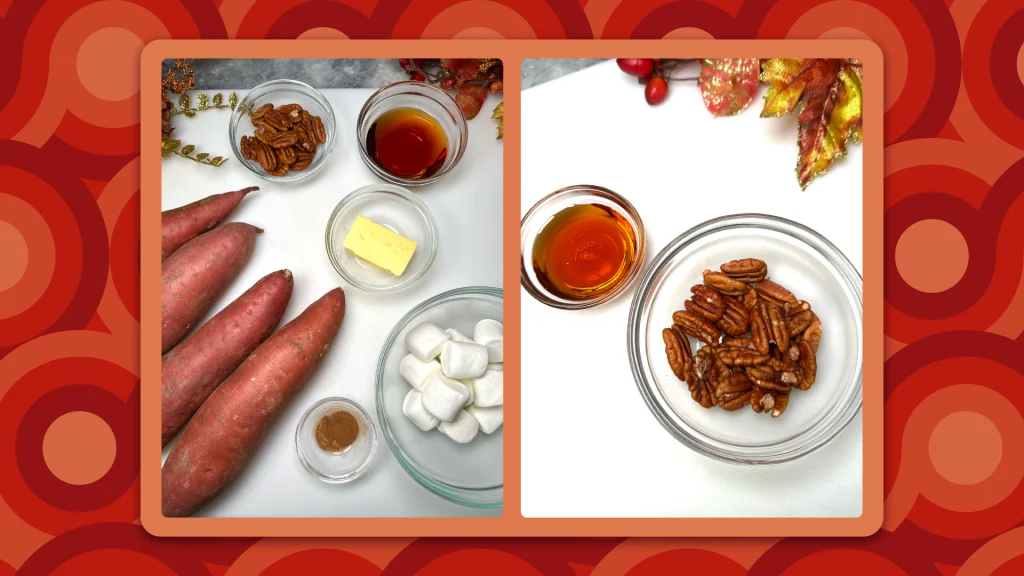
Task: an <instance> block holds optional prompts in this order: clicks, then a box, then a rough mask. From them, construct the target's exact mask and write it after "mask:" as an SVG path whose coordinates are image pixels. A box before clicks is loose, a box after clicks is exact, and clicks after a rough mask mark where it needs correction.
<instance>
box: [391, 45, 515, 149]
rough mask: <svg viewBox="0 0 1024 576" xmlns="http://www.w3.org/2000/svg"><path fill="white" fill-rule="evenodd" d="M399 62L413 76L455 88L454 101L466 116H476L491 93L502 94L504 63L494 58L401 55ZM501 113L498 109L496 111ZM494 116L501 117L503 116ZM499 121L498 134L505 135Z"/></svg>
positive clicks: (448, 88)
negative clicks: (414, 56) (432, 57)
mask: <svg viewBox="0 0 1024 576" xmlns="http://www.w3.org/2000/svg"><path fill="white" fill-rule="evenodd" d="M398 63H399V65H400V66H401V67H402V69H403V70H405V71H406V72H408V73H409V76H410V78H411V79H412V80H416V81H419V82H428V83H430V84H433V85H434V86H437V87H438V88H441V89H444V90H455V95H454V98H455V103H456V104H458V106H459V109H460V110H462V115H463V116H465V117H466V120H472V119H473V118H476V115H477V114H479V113H480V109H481V108H482V107H483V105H484V101H485V100H487V95H488V94H501V93H502V92H503V91H504V83H503V81H502V72H503V66H502V64H501V60H498V59H495V58H440V59H419V58H400V59H399V60H398ZM495 114H499V112H497V111H496V112H495ZM492 118H494V119H497V120H499V121H500V120H501V118H500V116H492ZM501 128H502V125H501V124H500V123H499V125H498V138H499V139H501V138H502V130H501Z"/></svg>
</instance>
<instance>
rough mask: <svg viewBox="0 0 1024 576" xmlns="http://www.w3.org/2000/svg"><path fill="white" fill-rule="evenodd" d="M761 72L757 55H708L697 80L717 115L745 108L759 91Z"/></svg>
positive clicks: (710, 108)
mask: <svg viewBox="0 0 1024 576" xmlns="http://www.w3.org/2000/svg"><path fill="white" fill-rule="evenodd" d="M760 72H761V61H760V60H758V59H757V58H721V59H712V58H705V59H704V60H702V61H701V67H700V78H699V79H698V80H697V82H698V84H700V92H701V95H703V96H704V105H705V106H707V109H708V111H710V112H711V113H712V114H714V115H715V116H731V115H733V114H737V113H739V112H741V111H743V109H745V108H746V107H747V106H748V105H749V104H750V102H751V101H753V99H754V96H755V95H756V94H757V87H758V85H759V84H760V80H759V79H758V75H759V74H760Z"/></svg>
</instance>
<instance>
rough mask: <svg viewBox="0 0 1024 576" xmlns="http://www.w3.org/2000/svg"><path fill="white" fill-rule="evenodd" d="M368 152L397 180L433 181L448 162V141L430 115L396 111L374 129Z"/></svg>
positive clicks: (378, 121)
mask: <svg viewBox="0 0 1024 576" xmlns="http://www.w3.org/2000/svg"><path fill="white" fill-rule="evenodd" d="M366 151H367V153H368V154H369V156H370V158H371V159H372V160H373V162H374V163H376V164H377V165H378V166H380V167H381V168H383V169H384V170H386V171H387V172H389V173H390V174H392V175H394V176H398V177H400V178H407V179H413V180H418V179H424V178H430V177H431V176H433V175H434V174H435V173H437V171H438V170H440V169H441V167H442V166H444V163H445V159H447V158H448V137H447V136H446V135H445V132H444V128H443V127H442V126H441V124H440V122H438V121H437V119H436V118H434V117H433V116H431V115H430V114H427V113H426V112H424V111H422V110H420V109H418V108H411V107H402V108H394V109H391V110H388V111H386V112H384V113H383V114H381V115H380V116H379V117H378V118H377V119H376V120H375V121H374V122H373V124H372V125H371V126H370V128H369V130H368V132H367V134H366Z"/></svg>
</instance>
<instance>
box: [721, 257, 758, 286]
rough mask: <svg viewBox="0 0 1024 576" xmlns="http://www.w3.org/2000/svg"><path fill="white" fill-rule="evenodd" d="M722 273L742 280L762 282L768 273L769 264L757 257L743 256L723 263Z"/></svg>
mask: <svg viewBox="0 0 1024 576" xmlns="http://www.w3.org/2000/svg"><path fill="white" fill-rule="evenodd" d="M721 269H722V273H723V274H725V275H726V276H728V277H730V278H735V279H736V280H740V281H742V282H749V283H754V282H760V281H761V280H764V277H765V275H766V274H768V265H767V264H765V263H764V261H763V260H758V259H757V258H741V259H739V260H731V261H729V262H726V263H725V264H722V267H721Z"/></svg>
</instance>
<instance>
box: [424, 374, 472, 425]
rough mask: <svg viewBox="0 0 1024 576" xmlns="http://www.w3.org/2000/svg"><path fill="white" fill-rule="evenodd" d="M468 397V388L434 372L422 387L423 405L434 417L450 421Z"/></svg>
mask: <svg viewBox="0 0 1024 576" xmlns="http://www.w3.org/2000/svg"><path fill="white" fill-rule="evenodd" d="M468 399H469V390H468V389H467V388H466V387H465V386H463V385H462V384H460V383H459V382H456V381H455V380H452V379H451V378H448V377H447V376H445V375H444V374H441V373H438V374H434V375H433V376H432V377H431V378H430V380H429V381H428V382H427V386H426V387H425V388H424V389H423V399H422V401H423V407H424V408H426V409H427V412H430V413H431V414H433V415H434V417H435V418H437V419H439V420H443V421H445V422H451V421H452V420H454V419H455V417H456V416H458V414H459V411H460V410H462V407H463V406H465V405H466V400H468Z"/></svg>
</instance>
